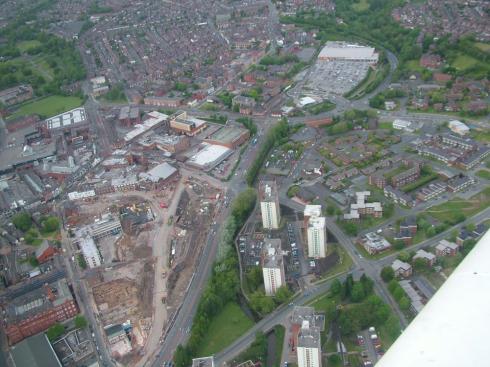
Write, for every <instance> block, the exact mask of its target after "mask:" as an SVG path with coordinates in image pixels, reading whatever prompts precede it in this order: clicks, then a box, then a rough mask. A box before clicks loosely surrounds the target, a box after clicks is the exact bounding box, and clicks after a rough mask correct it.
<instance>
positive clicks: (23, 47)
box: [16, 40, 41, 52]
mask: <svg viewBox="0 0 490 367" xmlns="http://www.w3.org/2000/svg"><path fill="white" fill-rule="evenodd" d="M39 46H41V42H39V41H37V40H30V41H22V42H19V43H18V44H17V45H16V47H17V48H18V49H19V51H20V52H26V51H27V50H29V49H31V48H35V47H39Z"/></svg>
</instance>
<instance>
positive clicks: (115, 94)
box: [104, 84, 126, 102]
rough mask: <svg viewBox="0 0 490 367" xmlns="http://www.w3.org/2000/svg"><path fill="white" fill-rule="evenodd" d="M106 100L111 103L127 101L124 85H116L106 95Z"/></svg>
mask: <svg viewBox="0 0 490 367" xmlns="http://www.w3.org/2000/svg"><path fill="white" fill-rule="evenodd" d="M104 99H105V100H106V101H110V102H117V101H126V94H124V87H123V85H122V84H116V85H113V86H112V87H111V89H110V90H109V91H108V92H107V93H106V94H104Z"/></svg>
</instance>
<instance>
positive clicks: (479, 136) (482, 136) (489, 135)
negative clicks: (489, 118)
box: [471, 130, 490, 143]
mask: <svg viewBox="0 0 490 367" xmlns="http://www.w3.org/2000/svg"><path fill="white" fill-rule="evenodd" d="M471 137H472V138H473V139H475V140H477V141H481V142H482V143H490V130H485V131H482V130H478V131H476V130H474V131H472V133H471Z"/></svg>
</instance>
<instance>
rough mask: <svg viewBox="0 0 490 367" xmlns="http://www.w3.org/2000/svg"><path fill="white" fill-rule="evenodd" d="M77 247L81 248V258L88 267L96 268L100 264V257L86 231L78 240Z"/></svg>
mask: <svg viewBox="0 0 490 367" xmlns="http://www.w3.org/2000/svg"><path fill="white" fill-rule="evenodd" d="M79 247H80V249H81V250H82V255H83V258H84V259H85V263H86V264H87V265H88V267H89V268H96V267H98V266H100V265H102V257H101V256H100V252H99V249H98V248H97V246H96V245H95V242H94V240H93V239H92V237H90V235H89V234H88V233H86V234H85V235H84V236H83V237H82V238H81V239H80V241H79Z"/></svg>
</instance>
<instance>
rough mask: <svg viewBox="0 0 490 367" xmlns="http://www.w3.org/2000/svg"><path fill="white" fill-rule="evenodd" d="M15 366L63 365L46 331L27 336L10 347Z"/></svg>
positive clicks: (53, 366) (43, 366)
mask: <svg viewBox="0 0 490 367" xmlns="http://www.w3.org/2000/svg"><path fill="white" fill-rule="evenodd" d="M10 355H11V360H12V361H13V363H14V365H15V367H61V363H60V361H59V359H58V357H57V355H56V353H55V351H54V349H53V347H52V346H51V343H50V342H49V340H48V337H47V336H46V334H44V333H39V334H37V335H33V336H31V337H29V338H26V339H25V340H23V341H22V342H20V343H19V344H17V345H15V346H13V347H12V348H11V349H10Z"/></svg>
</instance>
